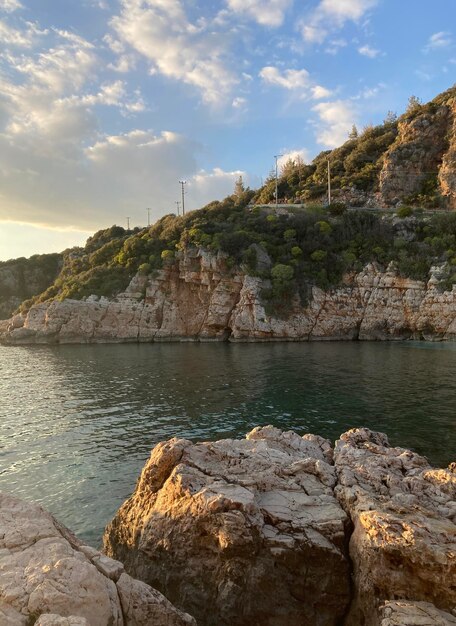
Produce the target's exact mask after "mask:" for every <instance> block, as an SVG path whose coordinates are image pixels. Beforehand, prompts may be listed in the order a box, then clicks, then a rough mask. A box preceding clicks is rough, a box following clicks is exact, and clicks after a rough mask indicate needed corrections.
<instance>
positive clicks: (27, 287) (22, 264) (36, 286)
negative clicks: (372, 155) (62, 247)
mask: <svg viewBox="0 0 456 626" xmlns="http://www.w3.org/2000/svg"><path fill="white" fill-rule="evenodd" d="M61 265H62V255H60V254H42V255H35V256H32V257H31V258H30V259H24V258H22V259H15V260H13V261H7V262H4V263H0V320H3V319H7V318H9V317H10V316H11V314H12V313H13V312H14V311H15V309H17V308H18V307H19V305H20V304H21V303H22V302H23V301H24V300H26V299H28V298H31V297H32V296H35V295H37V294H39V293H41V292H43V291H45V290H46V289H47V288H48V287H49V286H50V285H51V284H52V283H53V282H54V280H55V279H56V277H57V275H58V273H59V271H60V268H61Z"/></svg>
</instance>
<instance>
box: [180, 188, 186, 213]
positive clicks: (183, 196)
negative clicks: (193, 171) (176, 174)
mask: <svg viewBox="0 0 456 626" xmlns="http://www.w3.org/2000/svg"><path fill="white" fill-rule="evenodd" d="M179 183H180V186H181V188H182V215H185V191H184V185H186V184H187V181H186V180H180V181H179Z"/></svg>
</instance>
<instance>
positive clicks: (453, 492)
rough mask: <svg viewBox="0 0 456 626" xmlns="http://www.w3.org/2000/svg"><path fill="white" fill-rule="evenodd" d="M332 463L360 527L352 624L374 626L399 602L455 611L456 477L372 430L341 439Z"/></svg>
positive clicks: (355, 537) (353, 549) (354, 546)
mask: <svg viewBox="0 0 456 626" xmlns="http://www.w3.org/2000/svg"><path fill="white" fill-rule="evenodd" d="M334 461H335V466H336V472H337V475H338V485H337V486H336V488H335V493H336V495H337V497H338V499H339V501H340V503H341V504H342V506H343V508H344V509H345V511H346V512H347V513H348V514H349V515H350V518H351V520H352V522H353V525H354V531H353V534H352V536H351V539H350V556H351V559H352V562H353V567H354V578H355V595H354V600H353V602H352V605H351V609H350V615H349V617H348V619H347V625H350V626H351V625H352V626H357V625H359V624H363V623H365V624H374V623H375V619H376V618H375V616H376V615H377V611H378V605H379V603H381V602H382V601H385V600H393V599H397V598H400V599H405V600H412V601H425V602H431V603H433V604H435V605H436V606H437V607H438V608H440V609H444V610H451V609H452V608H454V606H455V605H456V525H455V522H456V474H455V473H453V472H452V471H450V470H449V469H448V470H443V469H433V468H431V467H430V465H429V464H428V462H427V460H426V459H425V458H424V457H421V456H419V455H418V454H415V453H414V452H411V451H410V450H405V449H403V448H392V447H390V446H389V444H388V439H387V437H386V436H385V435H382V434H380V433H373V432H372V431H370V430H368V429H355V430H352V431H349V432H347V433H345V434H344V435H342V436H341V438H340V440H339V441H338V442H336V446H335V451H334ZM393 623H394V622H393ZM400 623H401V622H400ZM411 623H412V622H411ZM423 623H426V622H423ZM431 623H432V622H431Z"/></svg>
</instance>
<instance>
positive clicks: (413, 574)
mask: <svg viewBox="0 0 456 626" xmlns="http://www.w3.org/2000/svg"><path fill="white" fill-rule="evenodd" d="M454 470H455V466H454V464H453V465H452V466H451V468H449V469H446V470H444V469H433V468H432V467H430V465H429V464H428V462H427V460H426V459H425V458H423V457H421V456H419V455H418V454H416V453H414V452H412V451H410V450H406V449H402V448H394V447H391V446H390V445H389V443H388V440H387V438H386V436H385V435H383V434H381V433H375V432H372V431H370V430H368V429H362V428H361V429H354V430H351V431H349V432H347V433H345V434H344V435H342V436H341V438H340V440H339V441H338V442H336V446H335V450H334V453H333V450H332V448H331V446H330V444H329V442H328V441H327V440H324V439H322V438H320V437H316V436H314V435H305V436H304V437H299V436H298V435H297V434H295V433H292V432H282V431H280V430H278V429H276V428H273V427H265V428H258V429H255V430H253V431H252V432H251V433H250V434H248V435H247V437H246V439H245V440H241V441H236V440H231V439H228V440H222V441H218V442H214V443H199V444H193V443H191V442H189V441H187V440H179V439H172V440H170V441H167V442H164V443H161V444H158V446H156V448H155V449H154V450H153V451H152V454H151V457H150V460H149V461H148V463H147V464H146V466H145V468H144V470H143V472H142V474H141V477H140V480H139V482H138V485H137V488H136V491H135V492H134V494H133V495H132V497H131V498H130V499H129V500H127V501H126V502H125V504H124V505H123V506H122V507H121V509H120V510H119V512H118V513H117V515H116V517H115V518H114V520H113V521H112V523H111V524H110V525H109V526H108V528H107V530H106V533H105V548H106V550H107V552H108V553H109V554H110V555H111V556H115V557H116V558H119V559H120V560H122V561H123V562H124V563H125V565H126V568H127V570H128V571H129V573H130V574H132V575H134V576H138V577H139V578H141V579H143V580H145V581H146V582H148V583H150V584H152V585H153V586H155V587H157V588H159V589H160V590H161V591H162V592H164V593H165V594H166V595H168V596H169V597H170V599H171V600H172V601H173V602H175V603H176V604H178V606H180V607H182V608H184V609H185V610H188V611H189V612H190V613H192V614H194V615H195V616H196V617H197V619H198V623H199V624H200V625H201V626H204V625H211V626H212V625H215V624H220V625H225V624H231V625H233V626H244V625H245V626H246V625H247V624H254V625H262V626H263V625H265V626H268V625H271V626H272V625H274V626H282V625H283V626H285V625H287V626H288V625H289V624H304V625H309V626H313V625H317V626H319V625H323V624H344V626H361V625H363V626H393V625H396V624H397V625H398V626H399V625H403V626H405V624H410V626H411V625H415V624H416V625H417V626H418V624H419V625H421V626H440V624H446V623H448V624H452V623H453V622H451V621H450V622H445V621H442V620H445V619H447V618H446V614H448V615H450V617H451V615H452V611H453V610H455V607H456V525H455V523H456V473H455V471H454ZM344 512H345V514H344ZM347 546H349V556H350V559H351V560H350V561H349V560H348V559H347ZM350 566H351V568H350ZM409 618H410V621H409V622H407V619H409ZM382 620H384V621H382ZM401 620H402V621H401ZM420 620H421V621H420ZM439 620H440V621H439Z"/></svg>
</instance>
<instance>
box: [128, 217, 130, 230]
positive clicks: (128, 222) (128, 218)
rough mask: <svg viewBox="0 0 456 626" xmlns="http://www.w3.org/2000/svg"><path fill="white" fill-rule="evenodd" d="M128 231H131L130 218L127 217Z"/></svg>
mask: <svg viewBox="0 0 456 626" xmlns="http://www.w3.org/2000/svg"><path fill="white" fill-rule="evenodd" d="M127 230H130V218H129V217H127Z"/></svg>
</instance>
